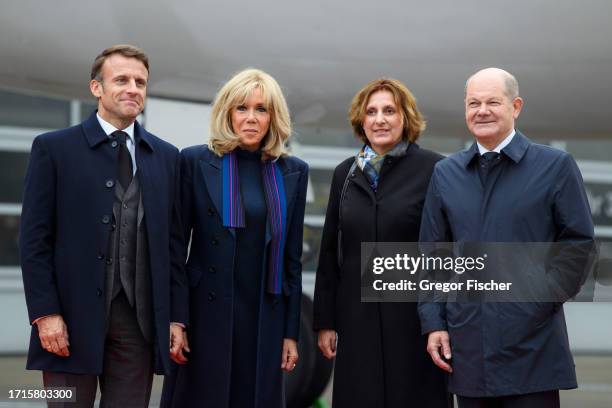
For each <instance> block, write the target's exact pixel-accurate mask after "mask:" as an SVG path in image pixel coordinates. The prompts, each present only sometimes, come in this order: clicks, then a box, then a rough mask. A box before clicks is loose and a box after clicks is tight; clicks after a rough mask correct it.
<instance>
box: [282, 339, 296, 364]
mask: <svg viewBox="0 0 612 408" xmlns="http://www.w3.org/2000/svg"><path fill="white" fill-rule="evenodd" d="M297 361H298V351H297V342H296V341H295V340H293V339H283V359H282V364H281V369H283V370H285V371H287V372H289V371H293V369H294V368H295V364H296V363H297Z"/></svg>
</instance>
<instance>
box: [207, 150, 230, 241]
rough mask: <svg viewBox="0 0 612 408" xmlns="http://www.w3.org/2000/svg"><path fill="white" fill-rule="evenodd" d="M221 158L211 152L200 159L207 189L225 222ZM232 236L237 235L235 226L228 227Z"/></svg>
mask: <svg viewBox="0 0 612 408" xmlns="http://www.w3.org/2000/svg"><path fill="white" fill-rule="evenodd" d="M221 160H222V159H221V158H220V157H218V156H216V155H215V154H213V153H212V152H211V154H210V155H208V157H204V158H203V159H201V160H200V170H201V171H202V175H203V176H204V183H205V184H206V190H207V191H208V195H209V197H210V199H211V200H212V202H213V204H214V206H215V209H216V210H217V214H219V217H221V223H223V191H222V186H223V171H222V162H221ZM228 230H229V232H230V233H231V234H232V236H233V237H234V238H235V237H236V231H235V230H234V228H228Z"/></svg>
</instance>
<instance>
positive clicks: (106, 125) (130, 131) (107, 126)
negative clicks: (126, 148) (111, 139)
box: [96, 112, 134, 143]
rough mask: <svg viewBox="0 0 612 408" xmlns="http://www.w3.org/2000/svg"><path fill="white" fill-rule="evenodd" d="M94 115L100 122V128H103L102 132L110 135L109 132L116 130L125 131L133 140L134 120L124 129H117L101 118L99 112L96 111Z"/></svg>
mask: <svg viewBox="0 0 612 408" xmlns="http://www.w3.org/2000/svg"><path fill="white" fill-rule="evenodd" d="M96 117H97V118H98V122H99V123H100V126H101V127H102V130H104V133H106V135H107V136H110V135H111V133H113V132H114V131H116V130H121V131H123V132H125V133H127V135H128V137H129V138H130V140H131V141H132V143H133V142H134V122H132V123H131V124H130V126H128V127H126V128H125V129H117V128H116V127H115V126H113V125H111V124H110V123H108V122H107V121H105V120H104V119H102V116H100V113H99V112H97V113H96Z"/></svg>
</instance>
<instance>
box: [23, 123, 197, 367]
mask: <svg viewBox="0 0 612 408" xmlns="http://www.w3.org/2000/svg"><path fill="white" fill-rule="evenodd" d="M134 137H135V141H136V163H137V167H138V172H137V177H138V180H139V182H140V186H141V189H142V200H143V205H144V208H145V222H146V227H147V238H148V241H149V253H150V265H151V280H152V290H153V311H154V323H155V338H156V344H155V346H156V355H155V357H156V372H158V373H162V372H168V371H169V369H170V358H169V346H168V345H169V323H170V321H175V322H184V323H187V318H188V315H187V313H188V311H187V304H186V298H187V295H186V292H187V285H186V277H185V273H184V269H183V268H182V263H181V262H180V258H179V257H178V255H179V251H180V248H181V247H182V245H181V244H180V242H179V241H180V240H181V239H182V236H181V234H180V228H179V225H180V219H179V218H177V217H178V186H177V183H178V164H179V153H178V150H177V149H176V148H175V147H174V146H172V145H170V144H168V143H166V142H164V141H163V140H161V139H159V138H157V137H155V136H154V135H152V134H151V133H148V132H147V131H146V130H144V129H143V128H142V127H141V126H140V125H139V124H138V123H137V122H136V123H135V127H134ZM117 157H118V149H117V148H115V147H113V146H112V145H111V142H110V139H109V138H108V137H107V136H106V134H105V133H104V131H103V130H102V128H101V127H100V124H99V122H98V120H97V118H96V114H95V113H93V114H92V115H91V116H90V117H89V118H88V119H87V120H86V121H85V122H83V123H81V124H80V125H77V126H73V127H71V128H68V129H63V130H58V131H55V132H50V133H46V134H43V135H40V136H38V137H36V138H35V139H34V142H33V144H32V151H31V156H30V161H29V165H28V170H27V173H26V178H25V187H24V198H23V209H22V214H21V230H20V241H19V243H20V256H21V269H22V271H23V283H24V289H25V295H26V303H27V306H28V314H29V318H30V322H32V321H34V320H35V319H37V318H39V317H42V316H46V315H50V314H56V313H57V314H61V315H62V317H63V318H64V321H65V322H66V325H67V327H68V335H69V336H70V338H69V341H70V347H69V350H70V356H69V357H59V356H57V355H55V354H52V353H49V352H47V351H45V350H43V349H42V348H41V346H40V340H39V338H38V329H37V326H36V325H33V326H32V333H31V338H30V349H29V353H28V362H27V368H28V369H32V370H45V371H59V372H67V373H79V374H100V373H101V372H102V365H103V357H104V339H105V335H106V328H105V323H106V311H105V293H104V281H105V270H106V268H105V267H106V265H105V261H106V258H107V256H110V254H107V253H106V251H107V244H108V235H109V232H110V229H111V227H112V223H113V218H112V214H113V211H112V208H113V201H114V183H115V180H116V178H117V174H116V173H117ZM177 261H178V262H177Z"/></svg>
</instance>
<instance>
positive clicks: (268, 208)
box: [162, 69, 308, 408]
mask: <svg viewBox="0 0 612 408" xmlns="http://www.w3.org/2000/svg"><path fill="white" fill-rule="evenodd" d="M290 134H291V124H290V119H289V111H288V108H287V104H286V102H285V98H284V96H283V94H282V91H281V89H280V87H279V85H278V83H277V82H276V81H275V80H274V79H273V78H272V77H271V76H270V75H268V74H266V73H265V72H262V71H260V70H255V69H248V70H245V71H242V72H240V73H238V74H237V75H236V76H234V77H233V78H232V79H231V80H230V81H229V82H228V83H226V84H225V85H224V86H223V87H222V88H221V90H220V91H219V93H218V94H217V96H216V98H215V101H214V104H213V108H212V118H211V125H210V141H209V145H208V146H206V145H202V146H194V147H190V148H188V149H185V150H184V151H183V152H182V153H181V177H182V183H181V184H182V186H181V191H182V193H181V194H182V199H181V201H182V219H183V224H184V225H183V227H184V234H185V237H186V240H185V241H186V242H189V236H190V235H191V245H190V253H189V256H188V258H187V263H186V269H187V274H188V278H189V285H190V295H189V297H190V299H189V303H190V319H189V322H190V323H189V326H188V328H187V335H188V338H189V346H190V349H191V352H190V353H189V354H187V356H186V358H187V360H188V361H187V362H186V364H184V365H181V366H179V367H178V369H177V370H176V372H175V373H174V374H173V376H170V377H169V378H167V379H166V382H165V384H164V393H163V394H164V395H163V397H162V405H165V406H173V407H187V406H203V407H217V408H223V407H262V408H263V407H266V408H270V407H283V406H285V402H284V392H283V370H284V371H291V370H293V369H294V368H295V365H296V363H297V360H298V354H297V346H296V342H297V340H298V331H299V321H300V319H299V318H300V296H301V291H302V288H301V270H302V265H301V261H300V258H301V254H302V231H303V220H304V206H305V201H306V186H307V179H308V166H307V165H306V163H304V162H303V161H301V160H299V159H297V158H295V157H291V156H289V155H288V154H287V151H286V142H287V140H288V138H289V136H290Z"/></svg>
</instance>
